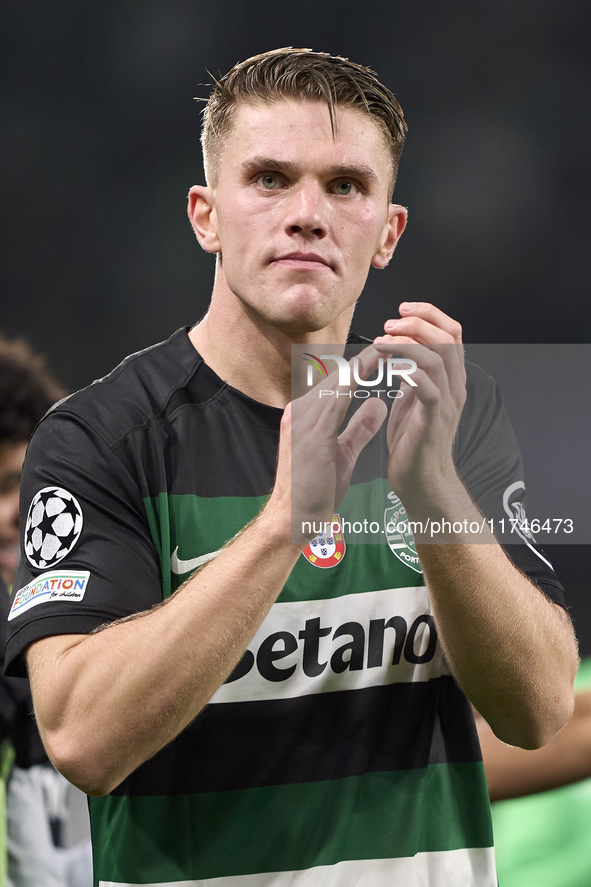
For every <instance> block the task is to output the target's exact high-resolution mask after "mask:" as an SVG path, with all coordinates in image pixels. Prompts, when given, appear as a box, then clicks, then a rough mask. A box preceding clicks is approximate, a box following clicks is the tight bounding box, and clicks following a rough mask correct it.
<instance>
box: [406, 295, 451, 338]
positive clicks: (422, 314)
mask: <svg viewBox="0 0 591 887" xmlns="http://www.w3.org/2000/svg"><path fill="white" fill-rule="evenodd" d="M399 311H400V316H401V319H402V320H405V321H406V320H409V319H413V318H414V319H418V320H422V321H424V322H426V323H427V324H428V325H430V326H432V327H435V328H436V329H439V330H441V331H442V332H443V333H447V334H448V335H450V336H451V337H452V339H453V341H454V342H456V343H458V344H459V343H460V342H461V341H462V327H461V324H459V323H458V321H457V320H454V319H453V317H450V316H449V315H448V314H445V312H443V311H441V309H440V308H436V307H435V305H432V304H431V303H430V302H401V303H400V306H399Z"/></svg>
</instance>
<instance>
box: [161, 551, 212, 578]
mask: <svg viewBox="0 0 591 887" xmlns="http://www.w3.org/2000/svg"><path fill="white" fill-rule="evenodd" d="M178 551H179V547H178V545H177V547H176V548H175V550H174V551H173V553H172V554H171V556H170V569H171V570H172V572H173V573H176V574H177V575H178V576H182V575H183V574H184V573H190V572H191V571H192V570H196V569H197V567H202V566H203V564H206V563H208V561H212V560H213V559H214V557H217V556H218V554H219V553H220V551H221V548H219V549H218V550H217V551H210V552H208V553H207V554H201V555H199V557H192V558H190V559H189V560H188V561H184V560H183V559H182V558H180V557H179V555H178Z"/></svg>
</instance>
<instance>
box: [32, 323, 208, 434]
mask: <svg viewBox="0 0 591 887" xmlns="http://www.w3.org/2000/svg"><path fill="white" fill-rule="evenodd" d="M201 368H203V369H204V370H205V371H208V372H209V375H211V372H210V371H209V368H207V367H206V366H205V364H204V363H203V360H202V358H201V356H200V355H199V354H198V352H197V351H196V350H195V348H194V347H193V345H192V344H191V342H190V340H189V337H188V335H187V330H186V329H185V328H182V329H180V330H177V332H175V333H174V334H173V335H172V336H171V337H170V338H169V339H167V340H166V341H164V342H159V343H158V344H156V345H152V346H151V347H149V348H146V349H145V350H143V351H139V352H137V353H135V354H131V355H129V356H128V357H126V358H125V360H123V361H122V362H121V363H120V364H119V366H117V367H116V368H115V369H114V370H113V371H112V372H111V373H109V374H108V375H107V376H104V377H103V378H102V379H97V380H96V381H95V382H93V383H92V384H91V385H89V386H88V387H87V388H83V389H82V390H81V391H77V392H76V393H75V394H72V395H70V397H67V398H65V399H64V400H62V401H60V402H59V403H58V404H56V405H55V406H54V407H53V408H52V410H50V411H49V413H47V415H46V416H45V418H44V420H43V421H42V424H46V423H49V424H52V423H53V422H55V421H58V422H59V420H60V419H66V420H67V419H70V420H74V421H76V422H77V423H79V424H82V425H84V426H86V427H87V428H88V429H90V430H92V431H94V432H96V433H97V434H98V435H99V436H100V437H102V439H103V440H104V441H105V443H107V444H109V445H113V444H115V443H116V442H117V441H118V440H121V438H123V437H125V436H126V435H127V434H128V433H129V432H130V431H131V430H133V429H134V428H139V427H142V426H145V425H148V424H150V423H151V422H152V421H153V420H154V419H158V420H160V419H161V418H162V417H165V416H166V414H167V411H168V409H169V407H171V405H172V408H174V404H175V400H176V399H178V394H179V392H180V391H182V390H183V389H184V388H186V387H187V386H188V385H192V386H193V387H195V385H196V384H197V386H198V384H199V382H198V380H197V381H196V382H195V381H194V380H195V377H196V376H197V375H198V374H199V370H200V369H201ZM220 384H221V383H220ZM210 387H211V386H210ZM175 396H176V398H175Z"/></svg>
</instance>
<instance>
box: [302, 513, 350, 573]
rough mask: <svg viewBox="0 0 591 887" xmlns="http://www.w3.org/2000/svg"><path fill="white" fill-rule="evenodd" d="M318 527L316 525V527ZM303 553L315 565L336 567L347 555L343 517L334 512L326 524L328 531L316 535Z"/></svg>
mask: <svg viewBox="0 0 591 887" xmlns="http://www.w3.org/2000/svg"><path fill="white" fill-rule="evenodd" d="M314 529H316V527H314ZM302 554H303V555H304V557H305V558H306V560H307V561H308V562H309V563H310V564H312V565H313V566H314V567H324V568H327V567H336V566H337V564H340V562H341V561H342V559H343V558H344V556H345V537H344V536H343V533H342V531H341V518H340V515H338V514H333V516H332V520H331V521H330V523H329V524H327V525H326V532H325V533H320V534H319V535H318V536H315V537H314V538H313V539H312V540H311V541H310V542H309V543H308V545H306V547H305V548H304V550H303V552H302Z"/></svg>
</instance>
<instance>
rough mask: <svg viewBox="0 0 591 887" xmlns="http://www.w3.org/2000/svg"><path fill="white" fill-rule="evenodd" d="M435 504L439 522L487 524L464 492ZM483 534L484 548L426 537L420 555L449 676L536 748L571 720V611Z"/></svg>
mask: <svg viewBox="0 0 591 887" xmlns="http://www.w3.org/2000/svg"><path fill="white" fill-rule="evenodd" d="M437 502H438V504H437V506H436V507H434V506H433V505H432V508H433V511H432V515H433V514H435V516H436V517H437V518H438V519H440V520H441V519H442V518H443V516H444V515H446V516H447V518H448V519H452V520H453V518H454V517H458V516H459V515H461V516H462V520H463V519H464V517H465V518H468V520H469V521H471V520H473V521H476V522H479V523H480V522H481V521H482V516H481V515H480V513H479V512H478V510H477V509H476V507H475V506H474V504H473V503H472V502H471V500H470V498H469V496H468V494H467V493H466V492H465V490H464V489H463V487H462V488H461V489H460V488H459V487H458V486H457V485H456V486H455V487H454V489H453V494H452V495H450V496H448V497H447V498H446V497H445V496H441V497H439V498H438V500H437ZM419 511H420V513H421V515H422V516H423V517H424V514H425V509H424V508H421V509H419ZM484 532H485V533H486V534H487V535H486V536H485V535H484V533H483V534H480V535H479V536H478V537H477V538H478V540H479V541H478V542H477V543H473V542H470V537H469V536H458V537H457V539H456V540H454V541H451V540H450V538H449V536H448V537H447V539H446V541H442V542H441V543H440V544H436V543H427V542H426V541H425V540H423V541H420V537H419V540H418V542H417V550H418V553H419V557H420V559H421V563H422V566H423V570H424V575H425V579H426V582H427V585H428V587H429V591H430V595H431V599H432V603H433V608H434V614H435V619H436V624H437V628H438V632H439V635H440V639H441V643H442V646H443V650H444V653H445V656H446V659H447V661H448V664H449V666H450V668H451V670H452V673H453V674H454V676H455V677H456V679H457V680H458V682H459V684H460V685H461V686H462V689H463V690H464V692H465V693H466V695H467V696H468V697H469V698H470V700H471V701H472V702H473V704H474V705H475V706H476V708H477V709H478V710H479V711H480V712H481V713H482V714H483V715H484V716H485V718H486V720H487V721H488V722H489V723H490V724H491V726H492V727H493V729H494V731H495V733H496V734H497V735H498V736H499V737H500V738H501V739H503V740H504V741H506V742H509V743H511V744H512V745H521V746H524V747H526V748H534V747H537V746H539V745H542V744H544V743H545V742H547V741H548V740H549V739H551V738H552V736H554V734H555V733H556V732H557V731H558V730H559V729H560V728H561V727H562V726H563V725H564V723H566V721H567V720H568V718H569V717H570V714H571V712H572V705H573V692H572V684H573V680H574V676H575V672H576V667H577V653H576V643H575V641H574V636H573V632H572V628H571V625H570V620H569V618H568V616H567V614H566V613H565V612H564V610H562V609H561V608H560V607H558V606H557V605H555V604H553V603H552V602H551V601H549V600H548V599H547V598H546V597H545V595H543V594H542V593H541V592H540V591H539V589H537V588H536V587H535V586H534V585H533V584H532V583H531V582H530V581H529V579H528V578H527V577H526V576H524V575H523V574H522V573H520V571H519V570H518V569H517V568H516V567H515V566H514V565H513V564H512V563H511V561H510V560H509V558H508V557H507V556H506V554H505V552H504V551H503V549H502V548H501V547H500V546H499V545H498V544H497V543H496V542H495V540H494V537H493V536H492V534H489V533H488V530H487V529H486V528H485V531H484Z"/></svg>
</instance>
